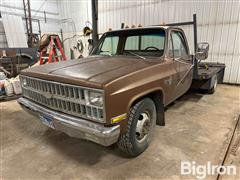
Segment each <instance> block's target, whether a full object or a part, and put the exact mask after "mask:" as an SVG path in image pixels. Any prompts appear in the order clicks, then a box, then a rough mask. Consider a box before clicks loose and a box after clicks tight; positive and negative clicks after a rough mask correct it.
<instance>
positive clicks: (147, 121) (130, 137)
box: [117, 98, 157, 157]
mask: <svg viewBox="0 0 240 180" xmlns="http://www.w3.org/2000/svg"><path fill="white" fill-rule="evenodd" d="M156 114H157V113H156V106H155V104H154V102H153V101H152V100H151V99H150V98H144V99H143V100H141V101H139V102H138V103H136V104H135V105H134V106H133V107H131V109H130V111H129V113H128V124H127V129H126V130H125V133H123V134H121V135H120V137H119V140H118V143H117V145H118V147H119V149H120V150H122V151H123V152H124V153H126V154H128V155H130V156H131V157H136V156H138V155H140V154H141V153H142V152H144V151H145V150H146V149H147V147H148V146H149V144H150V142H151V140H152V137H153V133H154V128H155V125H156V119H157V115H156Z"/></svg>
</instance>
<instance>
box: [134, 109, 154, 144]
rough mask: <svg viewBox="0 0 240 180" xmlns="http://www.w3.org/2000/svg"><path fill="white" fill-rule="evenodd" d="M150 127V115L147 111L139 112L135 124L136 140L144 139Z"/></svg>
mask: <svg viewBox="0 0 240 180" xmlns="http://www.w3.org/2000/svg"><path fill="white" fill-rule="evenodd" d="M150 127H151V119H150V115H149V114H148V113H147V112H144V113H141V114H140V116H139V118H138V121H137V126H136V139H137V141H138V142H142V141H144V139H145V138H146V137H147V136H148V134H149V131H150Z"/></svg>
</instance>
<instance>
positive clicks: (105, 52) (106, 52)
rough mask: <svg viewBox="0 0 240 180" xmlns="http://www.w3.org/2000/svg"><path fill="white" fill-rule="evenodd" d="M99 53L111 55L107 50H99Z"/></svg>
mask: <svg viewBox="0 0 240 180" xmlns="http://www.w3.org/2000/svg"><path fill="white" fill-rule="evenodd" d="M101 53H102V54H101ZM100 55H107V56H112V54H111V53H110V52H109V51H100Z"/></svg>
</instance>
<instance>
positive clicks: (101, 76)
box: [18, 26, 218, 157]
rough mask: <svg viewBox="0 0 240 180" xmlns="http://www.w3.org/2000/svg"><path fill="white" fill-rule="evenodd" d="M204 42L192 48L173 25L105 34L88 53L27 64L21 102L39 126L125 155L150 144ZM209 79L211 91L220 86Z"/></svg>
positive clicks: (204, 48) (181, 90) (205, 49)
mask: <svg viewBox="0 0 240 180" xmlns="http://www.w3.org/2000/svg"><path fill="white" fill-rule="evenodd" d="M208 47H209V46H208V44H207V43H199V44H198V51H197V53H195V55H194V56H193V55H191V54H190V52H189V46H188V42H187V39H186V37H185V34H184V31H183V30H182V29H181V28H178V27H172V26H154V27H140V28H132V29H121V30H116V31H109V32H106V33H105V34H103V36H102V37H101V39H100V40H99V43H98V46H96V47H95V48H94V49H93V50H92V52H91V54H90V56H89V57H87V58H83V59H78V60H68V61H61V62H58V63H50V64H46V65H41V66H36V67H32V68H29V69H25V70H23V71H22V72H21V75H20V80H21V85H22V91H23V95H22V97H21V98H20V99H19V100H18V102H19V104H20V105H21V106H22V107H23V108H24V109H25V110H27V111H28V112H30V113H32V114H33V115H35V116H37V117H38V118H39V119H40V120H41V122H42V123H43V124H46V125H48V126H49V127H51V128H53V129H56V130H60V131H62V132H65V133H66V134H68V135H69V136H72V137H77V138H82V139H86V140H90V141H93V142H96V143H98V144H101V145H103V146H110V145H112V144H115V143H117V145H118V147H119V148H120V149H121V150H122V151H123V152H125V153H127V154H128V155H130V156H133V157H135V156H138V155H139V154H141V153H142V152H144V151H145V149H146V148H147V147H148V146H149V144H150V142H151V140H152V137H153V134H154V129H155V126H156V125H160V126H164V125H165V120H164V107H166V106H167V105H168V104H170V103H171V102H173V101H174V100H176V99H177V98H179V97H180V96H182V95H183V94H184V93H186V92H187V91H188V90H189V88H190V86H191V84H192V82H193V79H194V62H195V61H194V59H195V58H198V59H199V60H203V59H206V58H207V55H208ZM217 79H218V78H217V76H216V75H214V76H213V78H211V81H210V83H209V82H208V84H209V88H208V90H209V92H210V93H213V92H214V90H215V89H216V85H217Z"/></svg>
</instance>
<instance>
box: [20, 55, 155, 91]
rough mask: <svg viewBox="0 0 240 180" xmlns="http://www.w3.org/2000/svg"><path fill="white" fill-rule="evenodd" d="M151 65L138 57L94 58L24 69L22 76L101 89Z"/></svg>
mask: <svg viewBox="0 0 240 180" xmlns="http://www.w3.org/2000/svg"><path fill="white" fill-rule="evenodd" d="M151 64H152V63H150V62H148V61H145V60H142V59H140V58H138V57H136V58H135V57H119V56H116V57H105V56H104V57H103V56H94V57H88V58H83V59H78V60H68V61H62V62H58V63H51V64H46V65H41V66H35V67H32V68H29V69H25V70H24V71H22V72H21V74H22V75H26V76H31V77H36V78H41V79H45V80H51V81H57V82H63V83H68V84H75V85H82V86H84V85H87V86H90V87H94V88H102V87H103V86H104V85H105V84H107V83H109V82H111V81H113V80H115V79H117V78H119V77H122V76H124V75H127V74H129V73H132V72H134V71H137V70H140V69H143V68H146V67H148V66H150V65H151Z"/></svg>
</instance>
